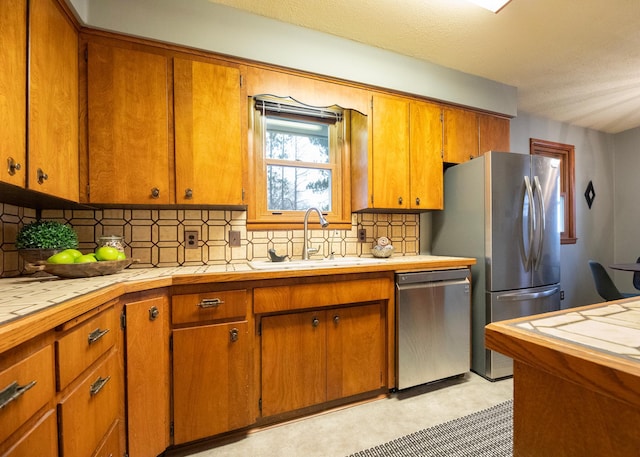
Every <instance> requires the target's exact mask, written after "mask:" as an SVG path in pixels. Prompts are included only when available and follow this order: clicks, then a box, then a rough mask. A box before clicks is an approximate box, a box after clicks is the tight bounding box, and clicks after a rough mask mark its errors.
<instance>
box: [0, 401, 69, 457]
mask: <svg viewBox="0 0 640 457" xmlns="http://www.w3.org/2000/svg"><path fill="white" fill-rule="evenodd" d="M57 455H58V428H57V425H56V412H55V410H53V409H52V410H49V411H47V412H46V414H45V415H44V416H42V418H41V419H40V420H39V421H38V422H37V423H36V425H34V426H33V427H32V428H31V429H30V430H29V431H28V432H26V433H24V434H23V435H22V437H21V438H20V440H19V441H18V442H17V443H16V444H15V445H13V446H12V447H11V449H9V450H8V451H7V453H6V454H2V456H3V457H34V456H38V457H55V456H57Z"/></svg>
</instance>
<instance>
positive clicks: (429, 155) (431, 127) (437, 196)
mask: <svg viewBox="0 0 640 457" xmlns="http://www.w3.org/2000/svg"><path fill="white" fill-rule="evenodd" d="M410 117H411V119H410V124H409V129H410V134H411V137H410V138H411V141H410V151H411V153H410V159H411V163H410V171H411V174H410V175H411V179H410V183H411V187H410V189H411V192H410V199H409V207H410V208H411V209H442V208H443V185H444V183H443V169H442V108H441V107H440V106H439V105H436V104H433V103H423V102H411V106H410Z"/></svg>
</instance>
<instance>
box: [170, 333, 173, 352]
mask: <svg viewBox="0 0 640 457" xmlns="http://www.w3.org/2000/svg"><path fill="white" fill-rule="evenodd" d="M169 352H173V335H170V336H169Z"/></svg>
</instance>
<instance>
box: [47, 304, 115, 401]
mask: <svg viewBox="0 0 640 457" xmlns="http://www.w3.org/2000/svg"><path fill="white" fill-rule="evenodd" d="M118 328H119V322H118V314H117V313H116V309H115V308H111V309H109V310H107V311H105V312H103V313H100V314H98V315H97V316H95V317H94V318H92V319H90V320H88V321H86V322H84V323H82V324H81V325H80V326H78V327H76V328H74V329H73V330H71V331H70V332H69V333H67V334H66V335H64V336H63V337H62V338H59V339H58V341H56V355H57V361H58V377H57V384H58V390H60V391H61V390H62V389H64V388H65V387H66V386H67V385H69V383H70V382H71V381H73V380H74V379H75V378H77V377H78V376H79V375H80V373H82V372H83V371H84V370H85V369H87V368H88V367H89V366H90V365H91V364H92V363H93V362H95V361H96V360H97V359H98V358H99V357H100V356H101V355H102V354H104V353H105V352H107V351H108V350H109V348H111V347H112V346H113V345H114V343H115V340H116V336H117V329H118Z"/></svg>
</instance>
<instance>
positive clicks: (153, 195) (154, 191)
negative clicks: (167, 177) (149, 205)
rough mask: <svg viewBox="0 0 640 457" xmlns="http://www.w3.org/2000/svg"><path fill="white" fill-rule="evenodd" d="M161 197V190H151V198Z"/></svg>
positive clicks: (155, 188)
mask: <svg viewBox="0 0 640 457" xmlns="http://www.w3.org/2000/svg"><path fill="white" fill-rule="evenodd" d="M159 196H160V189H158V188H157V187H154V188H153V189H151V198H158V197H159Z"/></svg>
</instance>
